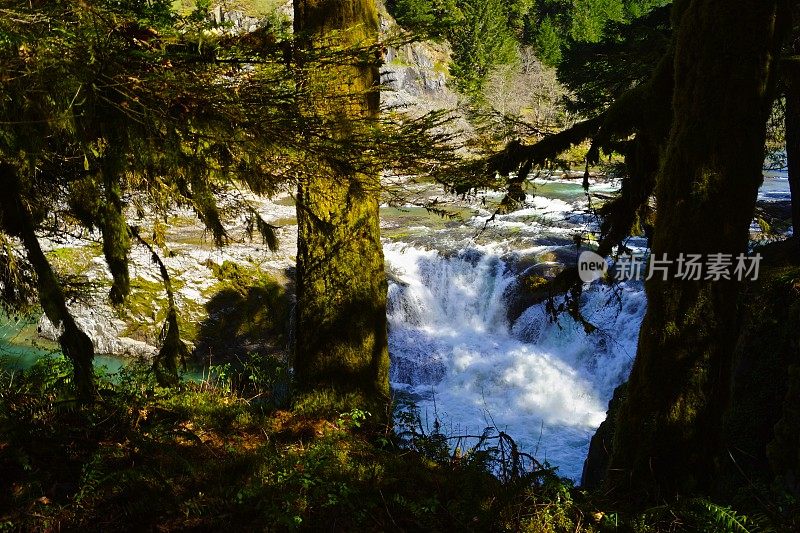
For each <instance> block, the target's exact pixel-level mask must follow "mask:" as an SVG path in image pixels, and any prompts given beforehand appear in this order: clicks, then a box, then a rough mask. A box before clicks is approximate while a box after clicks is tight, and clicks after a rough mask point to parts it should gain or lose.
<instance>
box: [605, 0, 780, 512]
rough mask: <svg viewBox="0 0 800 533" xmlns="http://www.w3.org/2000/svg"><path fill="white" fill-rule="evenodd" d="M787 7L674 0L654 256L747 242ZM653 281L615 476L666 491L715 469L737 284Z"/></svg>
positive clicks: (695, 485) (707, 477) (640, 493)
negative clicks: (670, 86)
mask: <svg viewBox="0 0 800 533" xmlns="http://www.w3.org/2000/svg"><path fill="white" fill-rule="evenodd" d="M782 7H784V6H783V3H782V2H778V1H772V2H765V1H763V0H739V1H736V2H730V1H721V0H691V1H690V0H682V1H680V2H677V3H676V5H675V27H676V32H677V33H676V45H675V92H674V97H673V109H674V116H673V123H672V128H671V132H670V137H669V142H668V144H667V145H666V151H665V155H664V159H663V162H662V164H661V168H660V170H659V173H658V177H657V184H656V199H657V202H658V211H657V215H656V217H657V218H656V224H655V234H654V237H653V242H652V253H653V256H654V257H661V255H662V254H667V256H668V257H670V258H676V257H677V256H678V254H680V253H700V254H712V253H728V254H732V256H733V257H736V256H737V255H738V254H741V253H745V252H746V251H747V244H748V239H749V227H750V223H751V221H752V219H753V212H754V208H755V201H756V195H757V191H758V187H759V185H760V184H761V181H762V165H763V161H764V142H765V137H766V121H767V118H768V116H769V112H770V109H771V105H772V99H773V96H774V95H773V93H772V90H773V87H774V83H775V72H776V67H777V64H776V57H778V55H779V52H780V46H781V44H782V37H783V35H782V32H783V30H784V29H785V25H786V22H787V20H786V15H787V13H785V12H782V11H781V8H782ZM741 13H747V14H748V16H747V17H742V16H741ZM698 228H701V229H702V231H698ZM672 274H673V275H674V272H673V273H672ZM646 291H647V298H648V307H647V314H646V316H645V319H644V322H643V323H642V328H641V332H640V337H639V348H638V351H637V356H636V360H635V363H634V367H633V370H632V372H631V377H630V380H629V382H628V392H627V400H626V401H625V402H624V403H623V405H622V408H621V411H620V413H619V415H618V419H617V424H618V425H617V430H616V434H615V436H614V450H613V453H612V461H611V466H610V468H609V476H610V479H609V481H610V483H611V484H612V485H616V486H617V487H618V488H620V489H621V490H622V491H623V492H625V491H627V490H631V491H633V492H632V494H635V495H636V497H637V498H644V499H649V500H660V499H661V498H664V497H670V496H674V495H676V494H690V493H696V492H702V491H704V490H707V489H708V488H709V487H710V486H711V484H712V480H713V479H714V473H715V459H716V457H717V454H718V453H720V452H721V449H720V444H721V427H722V416H723V410H724V408H725V406H726V399H727V395H728V391H729V389H730V376H731V363H732V357H733V344H734V341H735V338H736V324H737V320H736V308H737V306H736V298H737V292H738V284H737V283H736V282H735V281H725V280H720V281H709V280H703V281H682V280H680V279H675V278H670V279H667V280H665V281H664V280H661V279H659V277H658V276H656V277H654V278H653V279H651V280H649V281H648V282H647V284H646Z"/></svg>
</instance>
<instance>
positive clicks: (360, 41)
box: [294, 0, 389, 414]
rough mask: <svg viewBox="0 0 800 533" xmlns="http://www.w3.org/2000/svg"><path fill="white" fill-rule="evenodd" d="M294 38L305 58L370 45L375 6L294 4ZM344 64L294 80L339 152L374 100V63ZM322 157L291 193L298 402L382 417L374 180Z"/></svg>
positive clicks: (370, 113) (382, 317)
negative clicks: (364, 409) (344, 403)
mask: <svg viewBox="0 0 800 533" xmlns="http://www.w3.org/2000/svg"><path fill="white" fill-rule="evenodd" d="M295 33H296V34H297V35H298V36H300V38H301V39H303V38H305V39H306V43H305V44H306V47H307V48H306V50H309V49H311V48H313V47H317V48H321V47H323V46H324V47H328V46H332V47H336V48H339V49H347V48H348V47H352V46H356V45H358V46H360V47H363V46H365V45H369V44H371V43H374V42H376V41H377V34H378V16H377V11H376V9H375V4H374V2H373V1H372V0H339V1H336V0H297V1H295ZM355 55H358V54H355ZM299 62H300V63H301V65H300V66H301V68H302V67H303V65H302V58H299ZM348 62H349V63H350V64H334V65H332V64H331V63H337V61H336V60H334V61H332V62H328V63H326V64H325V65H324V66H321V65H320V64H315V65H310V64H309V65H307V66H308V68H305V69H302V70H301V74H300V84H301V87H302V88H303V89H304V90H305V91H306V97H305V98H306V100H305V106H304V107H305V109H304V111H305V113H306V114H307V115H311V116H313V117H315V118H316V119H317V120H319V121H322V122H325V123H327V127H328V128H333V131H334V133H333V134H332V135H333V137H334V138H333V139H332V141H333V142H334V144H336V145H338V146H341V147H343V150H344V151H346V150H347V148H348V139H350V138H353V136H356V135H357V134H358V131H359V129H360V128H363V127H367V124H368V123H369V121H370V118H371V117H374V116H375V115H376V114H377V113H378V97H379V95H378V92H377V85H378V81H379V75H378V68H377V62H376V60H375V57H374V56H371V57H367V58H366V60H365V58H364V57H363V54H362V55H361V57H353V58H350V59H349V60H348ZM309 142H320V141H318V140H313V139H312V140H310V141H309ZM322 142H324V141H322ZM322 152H323V153H326V154H327V155H326V156H322V157H320V158H319V160H318V161H317V162H316V163H315V165H316V167H315V170H314V171H313V172H311V173H310V175H309V176H306V177H303V178H302V179H301V181H300V185H299V190H298V195H297V223H298V242H297V283H296V287H297V306H296V323H295V327H296V341H295V359H294V370H295V376H296V378H297V384H298V387H299V389H300V392H301V394H302V395H304V396H306V397H308V396H314V397H316V398H317V399H319V398H322V397H324V396H325V395H327V394H333V398H334V399H335V400H334V401H339V400H341V399H342V398H343V397H349V398H351V399H354V402H355V403H360V404H361V405H353V407H356V406H359V407H360V406H367V405H369V406H371V408H373V409H380V408H381V407H383V406H385V403H386V400H387V399H388V395H389V382H388V375H389V355H388V348H387V332H386V291H387V282H386V275H385V271H384V259H383V249H382V246H381V241H380V227H379V212H378V197H379V188H380V180H379V177H378V176H377V175H371V174H369V175H367V174H364V173H362V172H359V171H358V170H357V169H358V168H359V165H358V161H357V160H356V161H355V162H354V161H352V160H348V156H347V155H346V154H339V155H340V156H341V159H339V157H337V154H335V153H334V152H332V151H331V150H322ZM323 401H324V400H323ZM351 403H352V402H351ZM375 414H379V413H375Z"/></svg>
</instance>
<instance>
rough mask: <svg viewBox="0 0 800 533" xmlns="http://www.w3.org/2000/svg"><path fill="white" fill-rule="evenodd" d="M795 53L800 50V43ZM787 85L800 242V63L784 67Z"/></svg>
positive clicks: (789, 142) (792, 189) (790, 161)
mask: <svg viewBox="0 0 800 533" xmlns="http://www.w3.org/2000/svg"><path fill="white" fill-rule="evenodd" d="M794 48H795V49H794V50H793V52H794V53H798V52H800V50H798V49H800V44H799V45H795V47H794ZM781 73H782V74H783V81H784V84H785V86H786V109H785V115H784V120H785V126H786V165H787V167H788V168H787V170H788V174H789V190H790V192H791V198H792V232H793V235H794V236H795V239H796V240H798V241H799V242H800V233H798V232H800V65H799V64H792V65H789V66H788V67H787V68H785V69H783V70H782V72H781Z"/></svg>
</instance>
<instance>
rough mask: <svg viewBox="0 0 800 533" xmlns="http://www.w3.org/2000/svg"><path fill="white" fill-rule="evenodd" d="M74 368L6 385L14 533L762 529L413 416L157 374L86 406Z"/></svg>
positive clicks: (143, 370)
mask: <svg viewBox="0 0 800 533" xmlns="http://www.w3.org/2000/svg"><path fill="white" fill-rule="evenodd" d="M68 370H69V369H68V364H67V363H66V361H64V360H63V359H59V358H46V359H43V360H42V361H40V363H39V364H37V365H36V366H34V367H33V368H32V369H30V370H28V371H26V372H24V373H16V374H10V373H6V374H5V375H4V376H3V383H2V387H0V391H1V392H0V531H34V530H35V531H179V530H180V531H183V530H196V531H218V530H227V531H271V530H279V531H283V530H290V529H299V530H327V531H450V530H453V529H456V528H457V529H458V530H465V531H537V532H539V531H542V532H545V531H733V530H738V531H751V529H747V528H744V529H729V526H730V525H731V524H732V523H734V522H735V523H739V522H741V523H742V524H749V523H750V522H748V521H747V519H746V518H744V517H742V516H741V515H739V514H737V513H736V512H734V511H732V510H730V509H729V508H726V507H722V506H717V505H715V504H713V503H711V502H710V501H707V500H704V499H697V498H694V499H691V500H686V501H684V502H677V503H675V504H672V505H664V506H661V507H657V508H654V509H650V510H648V511H646V512H645V513H637V514H629V515H626V514H623V513H618V512H614V511H610V510H609V509H612V508H614V504H612V503H610V502H608V501H607V500H605V499H604V498H603V497H602V495H599V494H590V493H587V492H585V491H583V490H580V489H577V488H575V487H573V486H572V483H571V482H570V481H568V480H565V479H562V478H559V477H558V476H557V475H556V473H555V472H554V471H553V470H552V469H550V468H547V466H546V465H539V464H538V463H535V462H532V463H528V465H527V467H526V466H525V464H524V461H517V460H518V459H520V456H518V455H516V453H517V452H516V450H515V448H514V447H513V441H511V440H510V438H507V437H506V440H503V439H502V438H500V439H494V440H493V439H486V440H484V441H483V444H482V445H481V446H479V447H477V448H475V449H456V450H453V448H452V446H451V445H450V441H449V440H448V438H447V436H445V435H442V434H440V433H437V432H433V433H429V434H424V433H423V432H422V431H417V430H416V429H415V428H418V427H421V424H418V422H419V421H418V419H416V418H415V416H416V415H415V413H414V410H413V408H408V407H407V408H406V409H401V410H399V411H398V413H397V414H396V415H395V416H396V418H395V420H396V421H399V424H398V426H396V427H394V428H387V427H382V426H380V425H378V424H375V423H373V422H372V417H371V415H370V414H369V413H366V412H364V411H360V410H358V409H355V410H352V411H350V412H345V413H338V414H337V413H334V414H329V415H328V416H319V415H313V414H309V413H302V412H297V411H293V410H290V409H276V408H274V407H272V401H271V399H270V398H269V396H268V395H267V394H266V393H263V392H259V390H258V386H259V384H258V383H254V382H253V381H252V380H251V382H250V384H249V385H248V387H247V388H242V387H238V390H234V389H233V388H232V387H231V383H232V381H231V380H230V379H229V377H227V376H217V377H215V378H213V379H207V380H206V381H204V382H201V383H196V382H195V383H191V382H190V383H185V384H184V385H182V386H181V387H180V388H178V389H163V388H159V387H157V386H156V385H155V383H154V382H153V379H152V376H151V374H150V372H149V370H148V369H147V367H146V366H144V365H141V366H137V365H129V366H128V367H126V368H123V369H122V370H121V371H120V372H119V373H117V374H114V375H107V376H101V377H100V400H99V401H98V402H97V403H96V404H94V405H93V406H91V407H81V408H79V407H78V406H77V405H76V404H75V403H74V402H73V401H72V400H71V399H70V397H69V394H68V392H67V391H68V390H69V383H68V378H67V377H66V376H67V375H68ZM731 520H733V522H731ZM743 527H744V526H743Z"/></svg>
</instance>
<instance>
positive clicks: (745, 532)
mask: <svg viewBox="0 0 800 533" xmlns="http://www.w3.org/2000/svg"><path fill="white" fill-rule="evenodd" d="M687 507H688V508H689V509H693V510H694V509H699V510H700V512H699V513H698V514H694V513H690V514H691V515H693V517H694V518H696V519H698V521H699V522H700V524H698V525H702V526H704V527H706V528H707V527H709V526H712V525H713V526H716V527H715V528H714V529H712V531H720V532H725V533H755V531H756V530H755V529H752V528H753V527H755V524H754V523H753V521H752V520H750V519H749V518H748V517H747V516H745V515H741V514H739V513H737V512H736V511H734V510H733V509H731V508H730V507H725V506H722V505H718V504H716V503H714V502H711V501H709V500H706V499H705V498H692V499H691V500H689V501H688V502H687Z"/></svg>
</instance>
